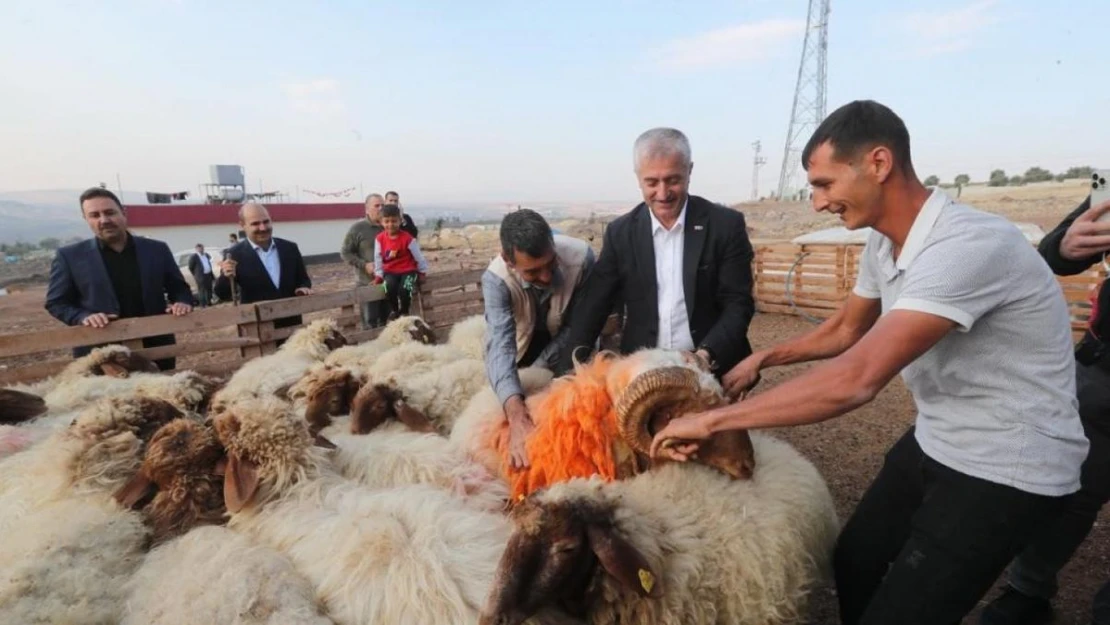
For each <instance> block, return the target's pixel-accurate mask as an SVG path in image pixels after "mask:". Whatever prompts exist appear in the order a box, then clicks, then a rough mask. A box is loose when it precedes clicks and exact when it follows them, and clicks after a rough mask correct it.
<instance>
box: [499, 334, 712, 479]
mask: <svg viewBox="0 0 1110 625" xmlns="http://www.w3.org/2000/svg"><path fill="white" fill-rule="evenodd" d="M664 367H681V368H685V369H690V370H692V371H695V372H696V373H697V379H698V383H699V385H700V386H701V387H703V388H706V389H709V390H710V391H711V392H715V393H720V392H721V388H720V385H719V384H718V383H717V381H716V380H715V379H714V378H713V376H712V375H710V374H708V373H706V372H703V371H701V370H700V369H698V368H697V367H696V366H695V365H693V364H691V363H690V362H688V361H687V360H686V359H684V357H683V356H682V354H681V353H680V352H675V351H669V350H661V349H652V350H641V351H639V352H636V353H634V354H631V355H629V356H626V357H623V358H620V357H616V356H615V355H612V354H605V353H603V354H599V355H598V357H595V358H594V359H593V360H591V361H590V362H589V363H587V364H580V365H578V366H577V367H576V368H575V372H574V373H573V374H572V375H568V376H564V377H562V378H558V379H556V380H555V381H553V382H552V383H551V386H550V387H549V388H548V389H546V390H544V391H543V392H541V393H538V394H536V395H533V396H531V397H529V398H528V399H527V406H528V412H529V414H530V415H531V416H532V420H533V422H534V423H535V430H533V432H532V434H531V435H530V436H529V438H528V440H527V441H526V442H525V450H526V451H527V454H528V462H529V466H527V467H525V468H514V467H512V466H511V464H510V462H509V424H508V421H507V420H505V419H502V421H501V423H500V426H499V428H498V429H497V430H496V431H495V432H493V434H492V437H491V440H490V441H489V443H488V444H489V446H490V447H492V448H493V449H496V450H497V452H498V454H499V455H500V457H501V473H502V474H503V475H504V476H505V477H506V479H507V480H508V481H509V484H510V486H511V489H512V492H511V496H512V498H513V501H516V500H517V499H519V498H520V497H521V496H523V495H528V494H529V493H532V492H534V491H536V490H539V489H541V488H544V487H546V486H549V485H551V484H554V483H556V482H562V481H566V480H569V479H571V478H574V477H589V476H591V475H599V476H601V477H602V478H604V479H606V480H612V479H616V478H618V477H623V476H627V475H631V474H632V473H634V472H635V470H636V469H635V466H634V465H635V462H636V460H635V456H634V455H633V452H632V450H631V448H630V447H629V446H628V444H627V442H626V441H625V440H624V439H623V437H622V436H621V434H620V430H619V424H618V420H617V412H616V401H617V399H618V398H619V397H620V394H621V393H622V392H623V391H624V389H625V388H627V387H628V385H629V383H630V382H631V381H632V380H633V379H635V378H636V377H637V376H639V375H641V374H643V373H645V372H647V371H649V370H652V369H657V368H664Z"/></svg>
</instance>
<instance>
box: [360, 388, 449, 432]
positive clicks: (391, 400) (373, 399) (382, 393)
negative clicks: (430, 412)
mask: <svg viewBox="0 0 1110 625" xmlns="http://www.w3.org/2000/svg"><path fill="white" fill-rule="evenodd" d="M387 419H393V420H395V421H400V422H401V423H403V424H405V425H406V426H408V428H409V429H411V430H413V431H415V432H435V431H436V429H435V425H434V424H433V423H432V422H431V420H430V419H428V417H426V416H424V415H423V414H422V413H421V412H420V411H418V410H416V409H415V408H413V407H411V406H409V405H408V404H407V403H406V402H405V399H404V396H403V395H402V394H401V392H400V391H398V390H396V389H393V388H391V387H389V386H386V385H385V384H367V385H366V386H363V387H362V388H361V389H359V391H358V393H356V394H355V398H354V400H353V401H352V402H351V433H352V434H369V433H370V432H372V431H373V430H374V429H375V428H377V427H378V426H380V425H382V424H383V423H385V421H386V420H387Z"/></svg>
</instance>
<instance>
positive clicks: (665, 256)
mask: <svg viewBox="0 0 1110 625" xmlns="http://www.w3.org/2000/svg"><path fill="white" fill-rule="evenodd" d="M688 202H689V198H687V203H688ZM648 214H650V215H651V239H652V243H653V244H654V246H655V282H656V286H657V287H658V290H659V291H658V298H659V343H658V344H657V347H660V348H663V349H685V350H689V351H693V350H694V339H693V337H692V336H691V335H690V319H689V317H688V316H687V314H686V292H685V291H684V290H683V287H682V252H683V250H684V249H685V247H686V246H685V238H686V203H683V205H682V212H681V213H679V214H678V221H676V222H675V223H674V225H672V226H671V229H670V230H667V229H666V228H664V227H663V224H661V223H659V220H658V219H656V218H655V214H654V213H652V212H651V211H650V210H648Z"/></svg>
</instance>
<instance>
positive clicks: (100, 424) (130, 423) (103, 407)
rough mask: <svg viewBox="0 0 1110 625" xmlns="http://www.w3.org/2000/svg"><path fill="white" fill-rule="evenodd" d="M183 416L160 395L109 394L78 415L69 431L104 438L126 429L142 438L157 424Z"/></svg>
mask: <svg viewBox="0 0 1110 625" xmlns="http://www.w3.org/2000/svg"><path fill="white" fill-rule="evenodd" d="M182 416H184V415H182V413H181V411H180V410H178V409H177V408H176V407H175V406H174V405H173V404H171V403H169V402H168V401H165V400H163V399H157V398H154V397H144V396H132V397H110V398H107V399H105V400H103V401H102V402H101V403H98V404H96V405H95V407H94V408H92V409H90V410H88V411H86V412H84V413H82V415H81V416H79V417H77V419H76V420H75V421H74V422H73V425H72V427H71V431H72V432H73V434H75V435H76V436H79V437H84V438H90V439H106V438H108V437H110V436H113V435H114V434H116V433H119V432H123V431H127V432H131V433H133V434H135V436H137V437H138V438H139V439H140V440H142V441H149V440H150V438H151V437H152V436H154V433H155V432H157V431H158V428H160V427H162V426H163V425H165V424H167V423H169V422H170V421H172V420H174V419H178V418H181V417H182Z"/></svg>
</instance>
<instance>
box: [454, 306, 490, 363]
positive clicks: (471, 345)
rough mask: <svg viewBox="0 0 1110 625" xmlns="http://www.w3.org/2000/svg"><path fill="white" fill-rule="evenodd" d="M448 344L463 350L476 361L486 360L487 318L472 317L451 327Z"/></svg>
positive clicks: (481, 316)
mask: <svg viewBox="0 0 1110 625" xmlns="http://www.w3.org/2000/svg"><path fill="white" fill-rule="evenodd" d="M447 344H448V345H450V346H451V347H454V348H456V349H459V350H461V351H462V352H463V353H465V354H466V355H467V356H468V357H470V358H473V359H475V360H485V355H486V354H485V352H486V318H485V317H484V316H483V315H472V316H470V317H467V318H466V319H463V320H462V321H459V322H458V323H456V324H455V325H453V326H451V331H450V332H449V333H448V334H447Z"/></svg>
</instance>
